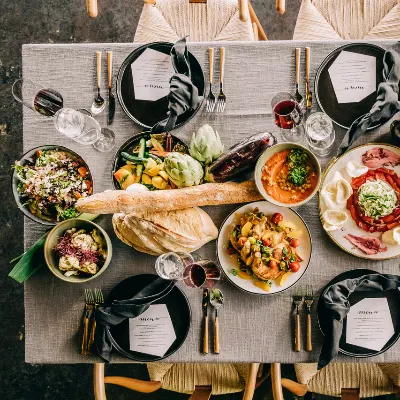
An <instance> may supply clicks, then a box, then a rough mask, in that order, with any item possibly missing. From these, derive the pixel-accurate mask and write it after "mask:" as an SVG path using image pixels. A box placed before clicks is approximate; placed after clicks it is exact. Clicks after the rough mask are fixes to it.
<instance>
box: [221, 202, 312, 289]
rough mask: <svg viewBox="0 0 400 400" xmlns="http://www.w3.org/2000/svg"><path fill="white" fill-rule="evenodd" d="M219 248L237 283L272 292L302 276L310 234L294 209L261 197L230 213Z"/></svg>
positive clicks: (249, 287)
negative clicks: (277, 204) (259, 199)
mask: <svg viewBox="0 0 400 400" xmlns="http://www.w3.org/2000/svg"><path fill="white" fill-rule="evenodd" d="M217 252H218V259H219V262H220V264H221V267H222V268H223V270H224V272H225V274H226V276H227V277H228V279H229V280H230V281H231V282H232V283H233V284H234V285H236V286H238V287H239V288H240V289H243V290H245V291H246V292H249V293H252V294H261V295H270V294H273V293H279V292H282V291H283V290H286V289H288V288H289V287H291V286H292V285H294V284H295V283H296V282H297V281H298V280H299V279H300V278H301V277H302V276H303V274H304V272H305V271H306V269H307V267H308V264H309V262H310V258H311V237H310V233H309V231H308V228H307V225H306V224H305V222H304V221H303V219H302V218H301V217H300V215H299V214H297V213H296V212H295V211H293V210H292V209H290V208H284V207H277V206H275V205H273V204H271V203H269V202H267V201H258V202H254V203H250V204H246V205H244V206H242V207H240V208H239V209H237V210H236V211H234V212H232V213H231V214H230V215H229V216H228V217H227V219H226V220H225V221H224V223H223V224H222V227H221V229H220V233H219V236H218V242H217Z"/></svg>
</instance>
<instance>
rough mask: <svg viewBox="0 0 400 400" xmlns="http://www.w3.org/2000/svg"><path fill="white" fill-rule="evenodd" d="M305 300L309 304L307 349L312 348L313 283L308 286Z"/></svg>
mask: <svg viewBox="0 0 400 400" xmlns="http://www.w3.org/2000/svg"><path fill="white" fill-rule="evenodd" d="M304 302H305V303H306V306H307V344H306V350H307V351H311V350H312V341H311V306H312V304H313V302H314V291H313V288H312V286H311V285H307V286H306V294H305V296H304Z"/></svg>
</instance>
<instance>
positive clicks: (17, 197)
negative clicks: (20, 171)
mask: <svg viewBox="0 0 400 400" xmlns="http://www.w3.org/2000/svg"><path fill="white" fill-rule="evenodd" d="M49 150H59V151H64V152H65V153H67V154H68V155H69V156H70V157H71V159H73V160H77V161H79V163H80V164H81V165H82V166H84V167H85V168H86V169H87V170H88V172H89V175H88V179H89V180H90V181H91V183H92V187H93V178H92V175H91V174H90V169H89V167H88V165H87V164H86V162H85V161H84V160H83V158H82V157H81V156H80V155H79V154H77V153H75V152H74V151H72V150H70V149H68V148H67V147H63V146H56V145H47V146H39V147H35V148H33V149H31V150H29V151H27V152H26V153H25V154H24V155H23V156H22V157H21V159H20V161H19V162H20V164H21V165H26V164H27V163H31V162H32V160H33V158H34V156H35V154H36V152H37V151H49ZM18 182H19V179H18V177H17V173H16V171H15V170H14V172H13V175H12V181H11V185H12V191H13V195H14V200H15V203H16V204H17V206H18V208H19V209H20V210H21V211H22V212H23V214H24V215H25V216H27V217H28V218H30V219H31V220H32V221H35V222H39V223H40V224H42V225H47V226H54V225H56V224H57V221H56V220H55V219H54V220H50V219H43V218H41V217H40V216H38V215H36V214H33V213H31V212H30V210H29V208H28V207H26V206H25V205H24V200H23V199H22V198H21V195H20V194H19V192H18Z"/></svg>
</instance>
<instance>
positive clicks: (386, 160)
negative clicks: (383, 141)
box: [361, 147, 400, 168]
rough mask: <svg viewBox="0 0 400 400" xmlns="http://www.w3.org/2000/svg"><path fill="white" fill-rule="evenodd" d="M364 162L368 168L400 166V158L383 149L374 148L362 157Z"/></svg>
mask: <svg viewBox="0 0 400 400" xmlns="http://www.w3.org/2000/svg"><path fill="white" fill-rule="evenodd" d="M361 159H362V162H363V163H364V165H365V166H366V167H368V168H379V167H383V166H385V165H391V166H395V165H399V164H400V156H398V155H397V154H396V153H393V151H390V150H387V149H384V148H382V147H374V148H373V149H371V150H368V151H367V152H366V153H364V154H363V155H362V158H361Z"/></svg>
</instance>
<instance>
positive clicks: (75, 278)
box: [44, 218, 112, 283]
mask: <svg viewBox="0 0 400 400" xmlns="http://www.w3.org/2000/svg"><path fill="white" fill-rule="evenodd" d="M72 228H76V229H77V230H79V229H85V230H86V231H91V230H93V229H98V230H99V232H100V234H101V235H102V236H103V238H104V240H105V241H106V248H107V257H106V259H105V261H104V264H103V265H102V267H101V268H100V270H99V271H98V272H97V274H95V275H93V276H88V275H72V276H65V275H64V273H63V272H62V271H61V270H60V269H59V267H58V260H59V257H58V256H57V255H56V253H55V251H54V248H55V247H56V245H57V243H58V240H59V238H60V236H62V235H63V234H64V233H65V232H66V231H67V230H69V229H72ZM44 257H45V260H46V263H47V266H48V267H49V270H50V271H51V272H52V273H53V274H54V275H55V276H56V277H57V278H59V279H61V280H63V281H65V282H71V283H84V282H88V281H91V280H93V279H95V278H97V277H98V276H100V275H101V274H102V273H103V272H104V271H105V270H106V269H107V267H108V265H109V264H110V261H111V258H112V244H111V240H110V237H109V236H108V234H107V232H106V231H105V230H104V229H103V228H101V227H100V226H99V225H97V224H95V223H94V222H92V221H86V220H84V219H79V218H72V219H69V220H66V221H63V222H60V223H58V224H57V225H56V226H55V227H54V228H53V229H52V230H51V231H50V232H49V234H48V235H47V238H46V242H45V244H44Z"/></svg>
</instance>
